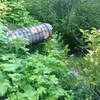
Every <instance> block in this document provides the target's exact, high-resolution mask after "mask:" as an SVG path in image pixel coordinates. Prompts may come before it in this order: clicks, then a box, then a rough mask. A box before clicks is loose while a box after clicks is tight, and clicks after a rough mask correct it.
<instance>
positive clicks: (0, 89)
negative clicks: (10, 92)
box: [0, 78, 10, 96]
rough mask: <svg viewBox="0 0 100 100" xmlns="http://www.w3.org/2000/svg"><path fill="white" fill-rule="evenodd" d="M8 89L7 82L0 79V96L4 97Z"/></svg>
mask: <svg viewBox="0 0 100 100" xmlns="http://www.w3.org/2000/svg"><path fill="white" fill-rule="evenodd" d="M8 87H10V84H9V81H8V80H7V79H3V78H0V96H4V95H5V93H6V92H7V89H8Z"/></svg>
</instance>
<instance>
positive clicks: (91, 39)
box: [69, 28, 100, 100]
mask: <svg viewBox="0 0 100 100" xmlns="http://www.w3.org/2000/svg"><path fill="white" fill-rule="evenodd" d="M81 32H82V33H83V36H84V38H85V39H84V41H85V43H87V47H85V48H86V49H87V51H88V54H86V55H85V56H84V57H83V58H79V57H73V56H72V57H71V58H70V59H69V62H70V66H75V67H76V68H77V69H78V71H79V76H78V79H79V81H80V82H82V81H83V82H85V83H87V86H86V88H87V91H89V92H90V96H91V97H92V99H93V100H94V99H99V95H100V92H99V89H100V30H96V29H95V28H93V29H92V31H91V32H89V31H88V30H86V31H84V30H81ZM95 94H96V95H95Z"/></svg>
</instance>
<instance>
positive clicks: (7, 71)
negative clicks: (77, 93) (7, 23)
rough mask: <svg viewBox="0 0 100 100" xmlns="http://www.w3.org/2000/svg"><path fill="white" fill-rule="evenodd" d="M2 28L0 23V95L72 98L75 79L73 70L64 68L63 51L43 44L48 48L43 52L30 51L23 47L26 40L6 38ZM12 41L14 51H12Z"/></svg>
mask: <svg viewBox="0 0 100 100" xmlns="http://www.w3.org/2000/svg"><path fill="white" fill-rule="evenodd" d="M3 29H4V26H3V25H1V29H0V32H1V33H0V34H1V36H2V37H1V38H0V39H1V40H0V43H1V48H0V89H1V91H0V99H1V100H2V99H4V98H5V99H8V100H27V99H28V100H37V99H38V100H39V99H41V100H58V99H69V100H70V99H71V100H73V94H74V93H73V89H74V84H75V79H74V76H73V72H72V71H70V70H68V69H67V68H66V63H65V58H64V57H62V54H65V53H64V51H61V50H57V49H53V48H52V47H51V49H50V47H47V46H46V48H48V49H50V52H49V53H48V54H47V55H42V54H39V53H38V52H34V53H33V54H30V53H29V52H28V51H24V50H26V48H25V46H26V42H25V43H24V44H23V42H21V40H20V43H19V41H18V40H14V41H9V39H8V40H7V37H6V36H5V34H4V31H3ZM5 37H6V38H5ZM6 41H7V42H6ZM10 42H11V44H10ZM5 43H6V45H5ZM22 44H23V45H22ZM51 44H52V42H51ZM4 45H5V46H4ZM12 45H13V46H12ZM16 45H17V51H18V52H15V51H16V49H15V48H16ZM52 45H53V44H52ZM10 46H11V49H10V50H9V47H10ZM4 47H5V49H4ZM23 52H24V53H23ZM55 52H56V53H55ZM68 81H69V82H68ZM71 81H72V82H71Z"/></svg>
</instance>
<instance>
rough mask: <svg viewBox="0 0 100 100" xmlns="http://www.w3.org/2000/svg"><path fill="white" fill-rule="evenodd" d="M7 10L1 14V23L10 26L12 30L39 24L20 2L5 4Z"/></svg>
mask: <svg viewBox="0 0 100 100" xmlns="http://www.w3.org/2000/svg"><path fill="white" fill-rule="evenodd" d="M4 5H5V6H6V10H5V11H3V12H2V13H1V22H2V23H4V24H7V25H8V26H10V28H18V27H26V26H31V25H35V24H38V23H39V22H38V21H37V20H35V19H34V17H32V16H30V15H29V12H28V11H27V10H26V9H25V7H24V6H23V5H22V3H20V2H15V1H10V2H5V3H4Z"/></svg>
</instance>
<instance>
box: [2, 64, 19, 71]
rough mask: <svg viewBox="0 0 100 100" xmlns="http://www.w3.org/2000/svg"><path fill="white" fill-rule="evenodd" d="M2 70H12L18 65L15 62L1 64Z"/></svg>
mask: <svg viewBox="0 0 100 100" xmlns="http://www.w3.org/2000/svg"><path fill="white" fill-rule="evenodd" d="M2 66H3V67H4V69H3V70H4V71H8V72H14V71H15V70H16V69H17V68H18V67H19V66H18V65H17V64H2Z"/></svg>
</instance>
